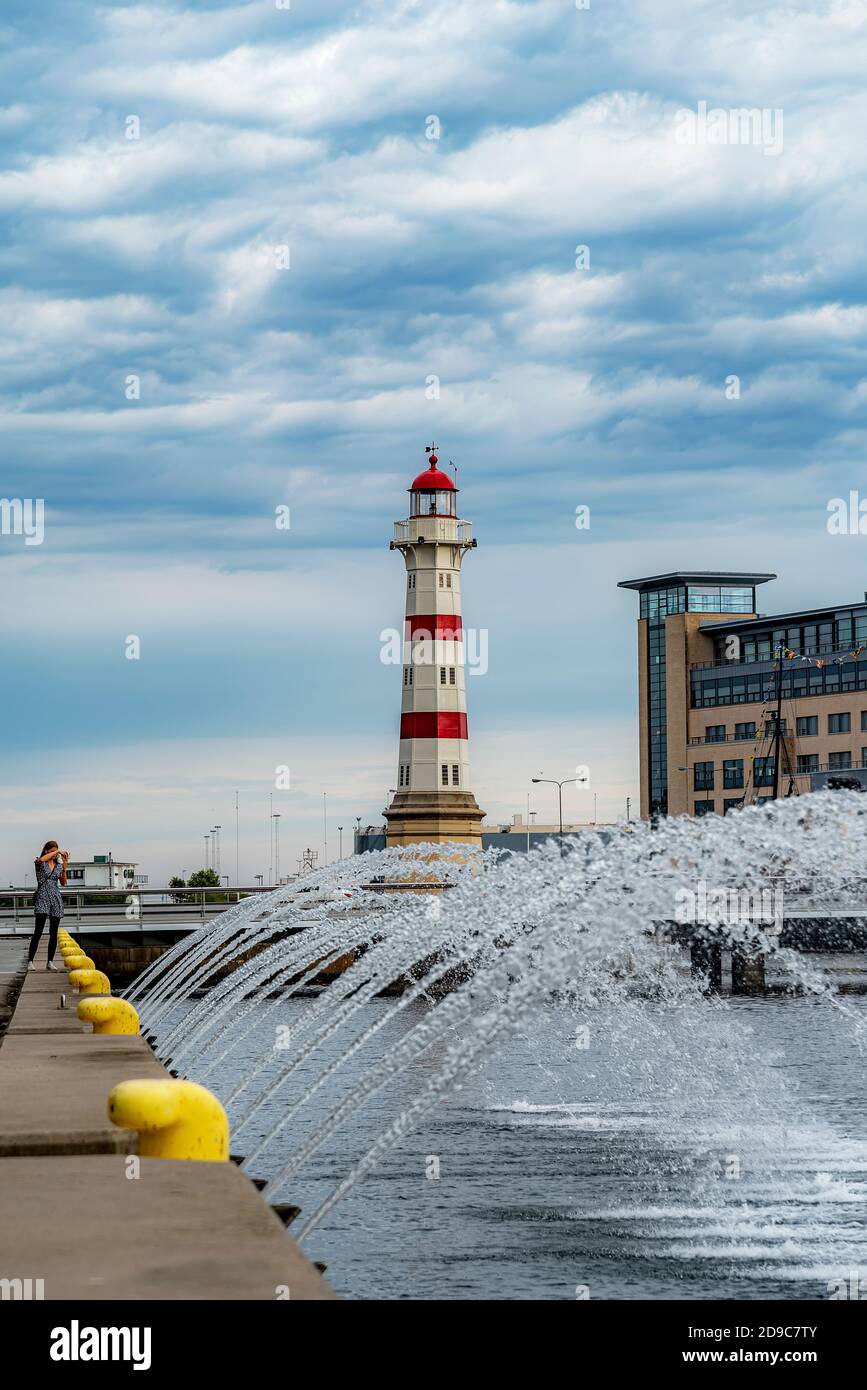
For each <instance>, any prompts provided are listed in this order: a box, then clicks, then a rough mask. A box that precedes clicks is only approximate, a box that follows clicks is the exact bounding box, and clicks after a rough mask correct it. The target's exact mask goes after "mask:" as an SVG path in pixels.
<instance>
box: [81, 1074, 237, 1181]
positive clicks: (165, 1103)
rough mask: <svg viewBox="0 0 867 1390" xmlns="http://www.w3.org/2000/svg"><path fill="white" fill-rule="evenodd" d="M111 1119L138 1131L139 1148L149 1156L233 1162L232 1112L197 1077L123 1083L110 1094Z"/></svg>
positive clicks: (144, 1154) (143, 1153) (121, 1125)
mask: <svg viewBox="0 0 867 1390" xmlns="http://www.w3.org/2000/svg"><path fill="white" fill-rule="evenodd" d="M108 1118H109V1119H110V1120H111V1121H112V1123H113V1124H116V1125H119V1126H120V1128H121V1129H135V1130H138V1134H139V1145H138V1151H139V1153H140V1154H142V1155H143V1156H144V1157H146V1158H191V1159H198V1160H201V1161H203V1162H207V1163H225V1162H227V1161H228V1158H229V1121H228V1118H227V1116H226V1112H225V1110H224V1109H223V1107H222V1105H221V1104H220V1102H219V1101H218V1100H217V1097H216V1096H213V1095H211V1092H210V1091H208V1090H206V1089H205V1087H204V1086H198V1085H196V1083H195V1081H169V1080H166V1081H121V1082H120V1084H119V1085H117V1086H115V1088H114V1090H113V1091H112V1093H111V1095H110V1096H109V1098H108Z"/></svg>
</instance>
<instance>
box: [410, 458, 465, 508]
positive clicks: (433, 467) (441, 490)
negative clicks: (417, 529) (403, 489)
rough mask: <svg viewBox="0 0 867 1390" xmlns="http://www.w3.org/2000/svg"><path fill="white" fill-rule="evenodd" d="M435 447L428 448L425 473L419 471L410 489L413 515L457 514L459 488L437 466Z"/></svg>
mask: <svg viewBox="0 0 867 1390" xmlns="http://www.w3.org/2000/svg"><path fill="white" fill-rule="evenodd" d="M435 447H436V446H435V445H432V446H431V447H430V448H429V449H428V454H429V456H430V457H429V458H428V466H427V468H426V469H425V471H424V472H423V473H419V475H418V477H417V478H416V480H415V482H414V483H413V485H412V487H411V488H409V489H408V491H409V496H410V508H409V514H410V516H411V517H413V516H455V515H456V511H455V499H456V498H457V492H458V490H457V488H456V487H455V485H454V483H453V482H452V480H451V478H450V477H448V475H447V474H446V473H441V472H440V470H439V469H438V468H437V464H438V463H439V459H438V458H437V456H436V454H435V452H434V449H435Z"/></svg>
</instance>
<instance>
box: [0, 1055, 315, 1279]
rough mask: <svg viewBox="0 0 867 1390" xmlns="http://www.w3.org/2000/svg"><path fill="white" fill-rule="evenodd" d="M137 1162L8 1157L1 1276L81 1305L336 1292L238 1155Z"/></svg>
mask: <svg viewBox="0 0 867 1390" xmlns="http://www.w3.org/2000/svg"><path fill="white" fill-rule="evenodd" d="M100 1041H105V1040H104V1039H100ZM138 1161H139V1163H140V1164H141V1168H140V1176H139V1177H138V1178H134V1177H133V1178H130V1177H128V1176H127V1165H128V1163H129V1160H127V1159H125V1158H123V1157H121V1156H114V1157H107V1156H102V1157H91V1158H86V1157H76V1158H5V1159H3V1160H2V1161H0V1231H2V1232H3V1242H2V1254H0V1276H5V1277H7V1278H12V1277H17V1278H20V1279H26V1278H32V1279H36V1278H39V1279H43V1280H44V1285H45V1297H46V1299H65V1300H69V1301H72V1302H74V1301H77V1300H79V1299H103V1298H104V1299H233V1300H235V1299H271V1300H277V1299H278V1298H284V1299H285V1298H287V1297H288V1298H290V1299H291V1300H293V1301H295V1300H298V1299H303V1300H307V1299H320V1298H326V1299H327V1298H333V1297H334V1294H333V1293H332V1291H331V1290H330V1289H329V1288H328V1286H327V1285H326V1284H325V1283H324V1281H323V1279H322V1278H321V1276H320V1274H319V1271H318V1270H317V1269H315V1268H314V1267H313V1265H311V1264H310V1263H309V1262H308V1261H307V1260H306V1259H305V1258H304V1256H303V1255H302V1254H301V1253H300V1251H299V1250H298V1247H297V1246H296V1245H295V1244H294V1242H293V1241H292V1240H291V1239H290V1238H289V1236H288V1235H287V1234H286V1231H285V1230H284V1228H283V1226H282V1225H281V1223H280V1220H279V1218H278V1217H276V1216H275V1215H274V1213H273V1212H272V1211H271V1210H270V1208H269V1207H268V1206H267V1205H266V1203H265V1202H263V1201H262V1199H261V1197H260V1196H259V1193H258V1192H257V1191H256V1189H255V1187H254V1186H253V1184H252V1183H251V1182H250V1181H249V1180H248V1178H246V1177H245V1175H244V1174H243V1173H242V1172H241V1170H240V1168H236V1167H235V1164H234V1163H182V1162H178V1161H176V1160H171V1159H164V1158H143V1159H140V1160H138Z"/></svg>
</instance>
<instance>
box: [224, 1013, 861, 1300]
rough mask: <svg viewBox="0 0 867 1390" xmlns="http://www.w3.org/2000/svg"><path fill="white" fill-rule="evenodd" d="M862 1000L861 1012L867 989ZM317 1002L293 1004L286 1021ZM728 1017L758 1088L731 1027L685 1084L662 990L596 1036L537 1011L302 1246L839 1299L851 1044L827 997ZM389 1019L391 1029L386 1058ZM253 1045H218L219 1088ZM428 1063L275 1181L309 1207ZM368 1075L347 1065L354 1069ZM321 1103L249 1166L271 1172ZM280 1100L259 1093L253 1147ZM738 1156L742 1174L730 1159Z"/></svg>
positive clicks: (693, 1288)
mask: <svg viewBox="0 0 867 1390" xmlns="http://www.w3.org/2000/svg"><path fill="white" fill-rule="evenodd" d="M852 1003H853V1007H855V1009H856V1010H857V1011H859V1012H860V1013H861V1014H862V1015H863V1017H864V1019H865V1021H867V1000H865V999H858V1000H854V1001H852ZM309 1007H310V1001H307V1000H299V1001H296V1002H294V1003H291V1002H286V1003H285V1004H284V1005H283V1006H282V1007H281V1009H280V1011H279V1014H280V1022H281V1023H290V1024H291V1023H292V1022H293V1021H294V1020H295V1019H296V1018H297V1015H298V1014H299V1013H302V1012H304V1011H305V1010H306V1009H308V1008H309ZM388 1007H389V1006H388V1003H387V1001H376V1002H375V1003H373V1004H371V1005H370V1006H369V1011H370V1013H371V1014H376V1013H377V1012H379V1013H383V1012H387V1011H388ZM415 1007H416V1008H417V1009H418V1008H420V1007H421V1006H415ZM412 1013H413V1011H412V1010H410V1017H409V1018H408V1019H407V1020H406V1022H405V1024H404V1025H403V1027H404V1028H411V1027H412V1025H413V1023H414V1022H415V1019H414V1018H413V1017H412ZM618 1013H619V1011H618ZM729 1015H732V1016H733V1021H734V1023H735V1024H736V1025H737V1027H738V1029H741V1028H743V1027H749V1029H751V1034H750V1036H751V1039H752V1042H753V1044H754V1048H755V1053H756V1055H757V1057H759V1058H760V1059H761V1063H760V1065H758V1066H757V1067H756V1069H755V1070H751V1071H750V1074H749V1078H748V1080H749V1082H750V1083H751V1084H752V1085H753V1086H755V1083H756V1081H757V1079H758V1078H760V1080H761V1089H760V1092H759V1094H758V1095H757V1094H756V1092H755V1090H754V1089H753V1090H751V1092H750V1094H749V1095H745V1094H744V1092H743V1089H742V1084H743V1083H744V1082H745V1077H744V1075H743V1072H741V1071H739V1070H738V1069H734V1070H730V1069H729V1064H728V1061H727V1060H726V1049H725V1046H724V1033H722V1034H721V1035H720V1037H719V1039H718V1042H719V1048H718V1049H717V1050H716V1051H717V1057H718V1065H717V1066H716V1067H715V1068H714V1072H713V1076H712V1078H711V1082H712V1084H711V1085H710V1086H708V1085H707V1084H704V1085H701V1086H700V1087H698V1088H697V1092H693V1093H690V1092H688V1091H686V1090H685V1088H684V1087H683V1085H682V1082H681V1078H682V1074H683V1073H682V1071H681V1070H680V1067H679V1066H678V1067H677V1069H674V1068H673V1063H672V1058H673V1057H674V1056H678V1057H680V1058H681V1059H682V1060H684V1061H685V1062H687V1063H688V1062H689V1060H690V1055H691V1054H692V1056H693V1057H694V1056H695V1054H696V1052H697V1051H702V1050H703V1049H702V1047H700V1045H699V1043H698V1042H697V1035H696V1029H695V1019H694V1018H686V1017H683V1016H678V1015H677V1014H676V1013H671V1014H666V1011H664V1010H663V1011H660V1010H658V1009H655V1008H654V1006H653V1005H652V1004H651V1003H648V1002H642V1001H636V1002H635V1004H634V1005H633V1006H632V1009H631V1014H630V1017H629V1019H628V1020H624V1019H623V1017H622V1016H618V1017H611V1016H609V1017H606V1016H605V1014H604V1011H601V1012H600V1013H599V1014H598V1015H592V1014H590V1015H588V1016H587V1022H588V1024H589V1028H590V1046H589V1047H588V1048H587V1049H586V1050H584V1051H578V1050H577V1049H576V1047H575V1038H574V1029H571V1028H569V1027H568V1026H567V1025H566V1022H565V1018H564V1017H563V1016H560V1015H559V1014H557V1013H554V1014H549V1016H548V1017H547V1018H545V1019H544V1020H536V1026H535V1028H534V1030H533V1034H532V1036H527V1035H524V1036H519V1037H515V1038H513V1039H510V1040H509V1041H508V1042H507V1043H506V1044H505V1045H504V1046H503V1047H501V1048H500V1049H499V1050H498V1052H497V1054H496V1056H494V1057H492V1058H490V1059H489V1061H488V1062H487V1064H486V1065H485V1067H484V1068H483V1070H482V1071H481V1072H479V1073H478V1074H476V1075H475V1076H473V1077H472V1078H470V1079H469V1080H468V1081H467V1082H466V1083H465V1084H464V1086H463V1087H462V1089H461V1090H460V1092H459V1093H458V1094H457V1095H454V1096H451V1097H449V1098H448V1099H446V1100H444V1101H443V1103H442V1104H441V1105H440V1106H438V1107H437V1109H436V1110H435V1111H434V1112H433V1114H432V1116H431V1118H430V1120H429V1121H428V1122H427V1123H425V1124H424V1125H423V1126H422V1127H421V1128H420V1129H419V1130H417V1131H416V1132H414V1133H413V1134H412V1135H410V1136H408V1137H407V1138H406V1139H405V1140H404V1141H403V1142H402V1143H401V1144H400V1145H399V1146H398V1147H397V1148H396V1149H395V1150H394V1151H393V1152H392V1153H390V1154H389V1155H388V1156H387V1157H386V1159H385V1160H384V1161H383V1163H382V1164H381V1165H380V1166H379V1167H378V1168H377V1169H375V1170H374V1171H373V1172H372V1173H371V1174H370V1175H369V1176H368V1177H367V1178H366V1179H365V1181H364V1182H363V1183H360V1184H358V1185H357V1186H356V1187H355V1188H354V1189H353V1191H352V1192H351V1193H350V1194H349V1195H348V1196H347V1197H346V1198H345V1199H344V1200H343V1201H342V1202H341V1203H340V1204H339V1205H338V1206H336V1207H335V1208H333V1209H332V1211H331V1212H330V1213H329V1214H328V1216H327V1217H326V1218H325V1219H324V1220H323V1222H322V1224H321V1225H319V1226H317V1228H316V1229H315V1231H313V1232H312V1233H311V1234H310V1236H309V1237H308V1239H307V1241H306V1242H305V1246H306V1249H307V1251H308V1253H309V1254H310V1256H311V1258H314V1259H317V1260H324V1261H325V1262H326V1263H327V1264H328V1266H329V1270H328V1277H329V1279H330V1281H331V1283H332V1285H333V1286H334V1287H335V1289H336V1290H337V1291H338V1292H339V1293H340V1294H341V1295H343V1296H344V1297H355V1298H381V1299H393V1298H417V1299H451V1298H455V1299H470V1298H473V1299H479V1298H488V1299H500V1298H503V1299H559V1298H566V1299H572V1298H574V1297H575V1296H576V1289H577V1287H578V1286H579V1285H586V1286H589V1290H590V1294H591V1297H593V1298H595V1299H631V1298H635V1299H646V1298H651V1299H656V1298H665V1299H710V1298H729V1299H756V1298H771V1299H805V1298H808V1299H818V1298H827V1297H828V1283H829V1281H832V1280H837V1279H841V1278H845V1277H847V1276H848V1271H849V1270H851V1269H852V1268H857V1267H859V1266H860V1267H861V1269H862V1270H864V1272H865V1273H867V1102H865V1097H864V1085H863V1076H862V1070H861V1062H860V1061H859V1059H858V1055H857V1051H856V1050H853V1048H852V1047H851V1045H848V1044H847V1043H846V1042H845V1041H843V1040H841V1038H840V1026H839V1019H838V1018H837V1015H836V1012H835V1011H834V1009H833V1008H831V1007H829V1005H828V1004H827V1003H825V1002H814V1001H812V1000H808V999H786V998H780V999H763V1000H756V1001H752V1000H732V1001H726V1002H725V1004H724V1005H723V1007H722V1010H720V1012H719V1020H720V1026H721V1027H723V1028H727V1027H728V1025H729V1022H730V1019H729ZM394 1037H395V1032H394V1031H389V1030H388V1029H386V1030H385V1032H384V1036H382V1037H381V1041H380V1045H379V1048H378V1055H385V1054H386V1053H387V1051H388V1049H389V1047H390V1046H391V1044H392V1043H393V1040H394ZM649 1037H652V1039H653V1045H652V1046H651V1047H650V1048H646V1047H645V1042H646V1040H647V1039H648V1038H649ZM262 1043H263V1039H261V1038H259V1039H258V1040H257V1039H256V1038H250V1039H248V1040H247V1042H246V1044H245V1046H244V1048H242V1049H240V1050H239V1052H238V1054H237V1055H234V1054H232V1055H230V1056H229V1058H227V1059H226V1062H225V1063H224V1070H223V1072H222V1074H221V1077H220V1079H219V1080H220V1085H219V1089H220V1091H221V1092H222V1093H223V1094H227V1093H228V1091H229V1090H230V1089H231V1088H232V1085H233V1083H234V1082H235V1081H236V1080H237V1078H238V1076H239V1075H241V1074H243V1072H244V1070H245V1068H246V1067H247V1066H248V1065H249V1062H250V1060H251V1059H252V1058H253V1057H255V1056H257V1055H259V1052H260V1050H261V1046H262ZM615 1054H616V1055H615ZM436 1060H437V1059H436V1058H431V1059H427V1060H425V1061H424V1062H421V1063H419V1064H417V1066H418V1070H416V1068H415V1067H413V1068H411V1069H409V1071H408V1073H407V1074H406V1075H405V1076H404V1078H403V1081H402V1084H401V1087H400V1089H399V1090H398V1091H397V1093H396V1094H394V1095H393V1096H391V1097H390V1098H389V1100H388V1102H387V1104H384V1105H383V1106H382V1107H381V1108H377V1110H376V1112H375V1114H374V1115H373V1116H372V1117H371V1118H370V1119H369V1121H367V1122H366V1123H362V1121H361V1120H360V1119H359V1120H357V1121H356V1123H355V1125H354V1126H353V1127H352V1128H350V1129H347V1130H344V1131H341V1132H340V1133H339V1134H338V1136H337V1137H336V1138H335V1140H334V1141H333V1142H332V1143H331V1144H329V1145H328V1146H327V1148H326V1149H325V1150H323V1151H322V1152H321V1153H320V1154H318V1155H317V1156H316V1159H315V1160H314V1162H313V1163H312V1164H311V1166H310V1168H309V1170H308V1171H306V1172H305V1173H304V1174H302V1175H301V1176H300V1177H299V1178H298V1179H296V1180H295V1181H293V1183H292V1184H291V1186H290V1187H289V1188H288V1189H287V1190H286V1191H283V1192H281V1193H280V1196H281V1197H282V1198H283V1199H286V1200H291V1201H293V1202H295V1203H296V1204H298V1205H300V1206H301V1207H302V1208H303V1211H304V1213H305V1214H306V1213H309V1212H311V1211H312V1210H313V1209H314V1208H315V1207H316V1206H318V1205H319V1203H320V1202H321V1201H322V1200H323V1199H324V1198H325V1197H326V1196H327V1195H328V1193H329V1192H330V1191H331V1190H332V1188H333V1187H334V1185H335V1183H336V1182H337V1181H338V1180H339V1179H340V1178H341V1177H342V1176H343V1175H344V1174H345V1172H346V1171H347V1170H348V1168H349V1167H350V1166H351V1165H352V1163H353V1162H355V1161H356V1159H357V1157H358V1154H359V1152H361V1151H362V1150H363V1148H364V1147H365V1146H366V1145H367V1144H368V1143H369V1142H370V1141H371V1138H372V1136H373V1135H374V1134H375V1132H376V1130H377V1129H378V1128H379V1127H381V1126H382V1125H383V1124H384V1123H386V1122H387V1121H388V1120H390V1119H393V1118H394V1117H395V1116H396V1114H397V1113H398V1112H399V1110H400V1108H401V1106H402V1105H403V1104H405V1103H406V1102H407V1101H409V1100H410V1099H411V1098H412V1097H413V1095H415V1094H416V1093H417V1090H418V1088H419V1086H420V1085H422V1084H423V1083H424V1082H425V1081H426V1080H427V1079H428V1077H429V1075H430V1072H431V1069H432V1067H435V1065H436ZM276 1062H277V1059H276V1058H275V1065H276ZM365 1065H366V1064H365ZM312 1070H313V1069H312V1067H311V1069H310V1070H309V1071H307V1072H305V1079H309V1076H310V1075H311V1074H312ZM674 1077H676V1078H677V1081H676V1082H675V1081H674V1079H673V1078H674ZM359 1079H360V1071H352V1074H351V1077H350V1079H349V1084H350V1085H351V1084H357V1083H358V1081H359ZM703 1080H704V1081H705V1083H706V1082H707V1077H706V1076H705V1077H704V1078H703ZM856 1097H857V1099H855V1098H856ZM325 1108H326V1106H325V1104H324V1103H322V1104H321V1105H319V1106H315V1105H314V1107H313V1109H314V1112H315V1113H314V1115H312V1116H308V1118H307V1121H306V1123H305V1125H304V1127H303V1129H302V1128H299V1129H298V1130H293V1131H292V1133H291V1134H290V1135H286V1136H284V1138H283V1142H282V1143H281V1144H280V1145H279V1146H278V1147H277V1148H276V1149H275V1150H274V1151H272V1152H270V1153H269V1154H268V1155H267V1159H266V1161H262V1160H260V1161H259V1162H258V1163H257V1164H256V1165H255V1169H254V1171H255V1173H256V1174H257V1175H261V1176H265V1177H268V1176H270V1174H271V1172H273V1171H274V1170H275V1169H276V1168H277V1167H278V1166H279V1164H280V1163H281V1162H282V1160H283V1159H284V1158H285V1157H286V1156H288V1154H289V1153H290V1151H291V1149H292V1146H293V1144H294V1143H296V1142H297V1141H298V1140H299V1139H300V1138H301V1135H302V1133H304V1132H306V1131H307V1127H308V1126H309V1125H311V1124H312V1123H314V1122H315V1121H316V1120H318V1119H321V1118H322V1114H323V1112H324V1110H325ZM279 1112H280V1105H279V1103H278V1102H272V1103H271V1104H270V1105H269V1104H267V1103H266V1105H265V1106H264V1107H263V1109H262V1111H261V1112H260V1114H259V1116H258V1117H257V1118H258V1121H259V1122H258V1124H256V1125H255V1126H252V1127H251V1128H250V1129H249V1130H248V1131H247V1132H246V1133H245V1141H246V1142H245V1143H244V1144H242V1145H240V1148H241V1151H242V1152H243V1151H247V1150H248V1149H249V1147H251V1145H252V1142H253V1140H254V1139H258V1138H259V1137H261V1136H262V1135H263V1134H264V1133H266V1132H267V1130H268V1128H269V1127H270V1125H271V1123H272V1122H273V1120H274V1119H275V1118H276V1116H277V1115H278V1113H279ZM733 1156H734V1157H736V1158H738V1159H739V1161H740V1176H739V1177H737V1178H734V1177H726V1176H725V1173H726V1172H727V1171H732V1157H733ZM432 1158H435V1159H437V1160H438V1162H439V1177H438V1178H436V1177H429V1176H427V1174H428V1173H430V1172H432V1171H435V1169H433V1167H432V1164H431V1159H432ZM293 1229H294V1228H293Z"/></svg>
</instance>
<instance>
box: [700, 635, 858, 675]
mask: <svg viewBox="0 0 867 1390" xmlns="http://www.w3.org/2000/svg"><path fill="white" fill-rule="evenodd" d="M857 645H858V643H857V642H855V643H852V642H849V643H847V644H846V645H845V646H842V647H841V646H840V645H839V644H833V645H831V646H830V647H827V646H826V647H807V648H805V650H804V651H802V652H795V656H794V658H793V660H794V661H795V662H797V660H798V658H799V657H801V656H810V657H816V656H821V657H829V656H849V658H850V660H852V661H856V660H859V658H857V657H853V656H852V655H851V652H852V648H853V646H857ZM786 650H794V648H787V649H786ZM776 659H777V658H776V656H775V655H774V653H773V651H772V652H771V653H770V654H769V655H767V656H755V657H753V658H752V659H751V660H750V661H747V660H746V659H745V658H744V657H742V656H737V657H723V658H722V660H720V661H692V662H690V667H689V669H690V670H691V671H710V670H732V669H737V668H739V667H741V666H770V665H772V664H773V663H774V662H776ZM860 659H867V656H865V657H863V658H860ZM790 660H791V658H790Z"/></svg>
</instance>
